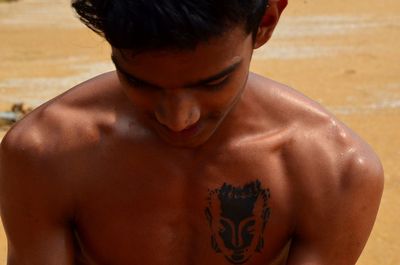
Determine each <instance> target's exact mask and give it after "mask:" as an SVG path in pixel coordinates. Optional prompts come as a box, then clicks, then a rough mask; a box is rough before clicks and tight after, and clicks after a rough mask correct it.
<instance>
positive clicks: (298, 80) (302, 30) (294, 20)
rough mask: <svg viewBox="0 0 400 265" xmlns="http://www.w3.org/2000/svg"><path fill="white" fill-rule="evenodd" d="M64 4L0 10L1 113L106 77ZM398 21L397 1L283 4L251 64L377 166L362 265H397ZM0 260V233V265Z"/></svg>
mask: <svg viewBox="0 0 400 265" xmlns="http://www.w3.org/2000/svg"><path fill="white" fill-rule="evenodd" d="M68 3H69V1H64V0H25V1H24V0H21V1H19V2H13V3H1V4H0V110H7V109H8V108H9V107H10V106H11V104H13V103H16V102H25V103H26V104H28V105H30V106H33V107H35V106H38V105H39V104H41V103H43V102H44V101H46V100H48V99H50V98H52V97H54V96H55V95H57V94H59V93H61V92H63V91H65V90H66V89H68V88H69V87H71V86H73V85H74V84H77V83H79V82H81V81H84V80H85V79H87V78H89V77H91V76H94V75H96V74H97V73H101V72H104V71H107V70H110V69H112V65H111V63H110V62H109V60H108V57H109V48H108V47H107V45H106V43H105V42H104V41H103V40H101V39H100V38H98V37H96V36H95V35H94V34H92V33H91V32H90V31H89V30H87V29H85V28H84V27H83V26H82V25H81V24H80V23H79V22H78V21H77V20H76V19H75V18H74V17H73V12H72V11H71V10H70V9H69V6H68ZM399 14H400V1H398V0H385V1H381V0H364V1H351V3H350V2H349V1H330V0H319V1H310V0H296V1H291V2H290V3H289V7H288V9H287V11H286V13H285V15H284V16H283V17H282V20H281V23H280V25H279V26H278V28H277V31H276V34H275V35H274V37H273V39H272V40H271V42H270V43H268V45H266V46H265V47H264V48H262V49H260V50H258V51H257V52H256V53H255V58H254V62H253V65H252V69H253V70H254V71H256V72H258V73H261V74H264V75H267V76H269V77H271V78H273V79H276V80H280V81H281V82H283V83H286V84H288V85H290V86H292V87H295V88H296V89H298V90H300V91H302V92H303V93H305V94H306V95H308V96H309V97H311V98H313V99H315V100H317V101H318V102H320V103H321V104H323V105H325V106H327V107H328V109H330V110H331V111H332V112H333V113H335V114H336V115H337V116H338V117H339V118H341V119H342V120H343V121H344V122H346V123H347V124H348V125H349V126H350V127H351V128H353V129H354V130H355V131H356V132H358V133H359V134H360V135H361V136H362V137H363V138H364V139H365V140H367V141H368V142H369V143H370V144H371V145H372V147H373V148H374V149H375V150H376V151H377V153H378V154H379V156H380V157H381V159H382V162H383V165H384V168H385V172H386V180H385V192H384V195H383V198H382V205H381V208H380V211H379V215H378V218H377V222H376V225H375V227H374V230H373V233H372V236H371V238H370V240H369V242H368V244H367V246H366V249H365V251H364V252H363V254H362V256H361V258H360V260H359V262H358V264H361V265H382V264H385V265H391V264H393V265H398V264H400V243H399V242H398V239H397V237H398V236H397V233H398V232H396V231H397V228H398V227H399V225H400V212H399V210H400V207H399V206H400V193H399V191H400V173H399V172H400V166H399V163H398V162H399V158H400V137H399V136H400V64H399V62H400V49H399V43H400V15H399ZM6 129H7V128H5V127H3V128H2V129H0V139H1V137H2V136H3V135H4V133H5V130H6ZM366 199H368V198H366ZM5 256H6V239H5V237H4V233H3V231H0V264H5Z"/></svg>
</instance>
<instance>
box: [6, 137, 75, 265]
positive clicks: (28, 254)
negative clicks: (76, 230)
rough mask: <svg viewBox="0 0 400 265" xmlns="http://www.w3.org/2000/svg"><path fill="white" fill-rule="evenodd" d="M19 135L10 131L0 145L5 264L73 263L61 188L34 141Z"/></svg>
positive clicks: (46, 264) (63, 264)
mask: <svg viewBox="0 0 400 265" xmlns="http://www.w3.org/2000/svg"><path fill="white" fill-rule="evenodd" d="M25 138H26V137H25ZM25 138H24V137H22V136H21V134H18V133H14V132H12V133H11V134H9V135H8V136H7V137H6V138H5V139H4V141H3V142H2V144H1V149H0V211H1V217H2V221H3V225H4V228H5V232H6V235H7V239H8V264H10V265H22V264H29V265H35V264H37V265H39V264H40V265H53V264H54V265H67V264H73V236H72V232H71V228H70V225H69V221H68V217H67V216H68V215H69V213H68V211H69V210H68V209H69V205H68V202H67V200H65V196H64V194H65V192H66V191H65V190H63V188H64V187H62V184H61V183H60V182H59V181H58V180H57V177H56V176H51V168H49V165H48V164H47V161H46V159H45V158H44V157H41V155H40V148H41V147H40V145H39V144H38V143H35V142H34V141H33V139H25Z"/></svg>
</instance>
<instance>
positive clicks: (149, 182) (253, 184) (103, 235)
mask: <svg viewBox="0 0 400 265" xmlns="http://www.w3.org/2000/svg"><path fill="white" fill-rule="evenodd" d="M282 9H283V8H280V6H279V4H277V2H271V7H270V8H269V9H268V10H267V12H266V14H265V20H264V21H266V22H265V23H263V24H262V25H261V26H260V28H259V31H258V34H257V37H256V39H255V40H254V39H252V37H251V36H250V35H246V34H244V32H243V30H242V27H239V26H238V27H237V28H233V29H232V30H231V31H229V32H227V33H226V34H225V35H224V36H220V37H218V38H215V39H213V40H212V41H210V42H207V43H202V44H200V45H199V46H198V47H197V48H196V50H194V51H155V52H145V53H139V54H133V53H132V52H130V51H124V50H117V49H113V52H112V58H113V60H114V62H115V64H116V66H117V69H118V70H117V71H114V72H110V73H106V74H103V75H100V76H98V77H96V78H94V79H92V80H89V81H87V82H85V83H83V84H80V85H78V86H77V87H75V88H73V89H71V90H69V91H68V92H66V93H65V94H63V95H61V96H59V97H57V98H55V99H53V100H52V101H50V102H48V103H46V104H44V105H42V106H41V107H39V108H37V109H36V110H35V111H34V112H32V114H30V115H28V116H27V117H26V118H25V119H23V120H22V121H21V122H19V123H18V124H17V125H16V126H14V127H13V128H12V130H11V131H10V132H9V133H8V134H7V136H6V137H5V139H4V140H3V142H2V145H1V156H0V159H1V160H0V161H1V162H0V163H1V164H0V180H1V182H0V203H1V204H0V205H1V215H2V220H3V223H4V227H5V231H6V234H7V238H8V243H9V244H8V265H27V264H29V265H70V264H76V265H78V264H92V265H94V264H96V265H132V264H147V265H189V264H190V265H203V264H207V265H217V264H218V265H222V264H227V265H228V264H246V265H266V264H289V265H306V264H307V265H309V264H312V265H326V264H335V265H342V264H343V265H350V264H355V262H356V260H357V258H358V257H359V255H360V253H361V251H362V249H363V247H364V245H365V243H366V241H367V239H368V236H369V234H370V231H371V229H372V226H373V223H374V220H375V217H376V214H377V211H378V207H379V202H380V198H381V194H382V188H383V187H382V186H383V173H382V168H381V165H380V162H379V159H378V158H377V156H376V155H375V154H374V152H373V151H372V150H371V148H370V147H369V146H368V145H367V144H366V143H365V142H363V141H362V140H361V139H360V138H359V137H358V136H357V135H355V133H353V132H352V131H351V130H350V129H348V128H347V127H346V126H345V125H343V124H342V123H341V122H340V121H338V120H337V119H336V118H335V117H333V116H332V115H331V114H330V113H329V112H327V111H326V110H324V109H323V108H322V107H321V106H320V105H318V104H317V103H315V102H313V101H312V100H310V99H308V98H306V97H305V96H303V95H301V94H300V93H298V92H296V91H295V90H293V89H291V88H288V87H286V86H284V85H282V84H279V83H277V82H274V81H272V80H269V79H267V78H264V77H261V76H258V75H255V74H253V73H249V64H250V59H251V55H252V52H253V49H254V48H258V47H260V46H261V45H263V44H264V43H265V42H267V40H268V39H269V37H270V36H271V34H272V31H273V29H274V27H275V25H276V23H277V21H278V17H279V15H280V12H281V11H282ZM321 89H322V88H321Z"/></svg>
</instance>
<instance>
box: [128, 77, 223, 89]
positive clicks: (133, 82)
mask: <svg viewBox="0 0 400 265" xmlns="http://www.w3.org/2000/svg"><path fill="white" fill-rule="evenodd" d="M124 77H125V80H126V81H127V82H128V84H130V85H131V86H132V87H134V88H137V89H141V90H148V91H154V90H157V89H158V88H156V87H152V86H148V85H146V84H143V83H141V82H138V81H136V80H134V79H131V78H130V77H129V76H126V75H124ZM229 79H230V77H229V76H228V77H226V78H225V79H224V80H222V81H221V82H219V83H217V84H212V85H204V86H201V87H200V88H199V90H207V91H217V90H220V89H222V88H223V86H224V85H225V84H226V83H228V81H229Z"/></svg>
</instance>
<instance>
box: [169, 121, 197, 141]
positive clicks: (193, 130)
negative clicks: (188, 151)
mask: <svg viewBox="0 0 400 265" xmlns="http://www.w3.org/2000/svg"><path fill="white" fill-rule="evenodd" d="M162 128H163V134H164V135H166V136H167V137H168V138H170V139H172V140H174V141H179V140H186V139H189V138H193V137H195V136H196V135H197V134H198V133H199V132H200V130H201V128H202V126H201V123H200V122H197V123H195V124H193V125H191V126H189V127H188V128H186V129H184V130H182V131H179V132H175V131H172V130H171V129H169V128H168V127H167V126H165V125H162Z"/></svg>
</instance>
